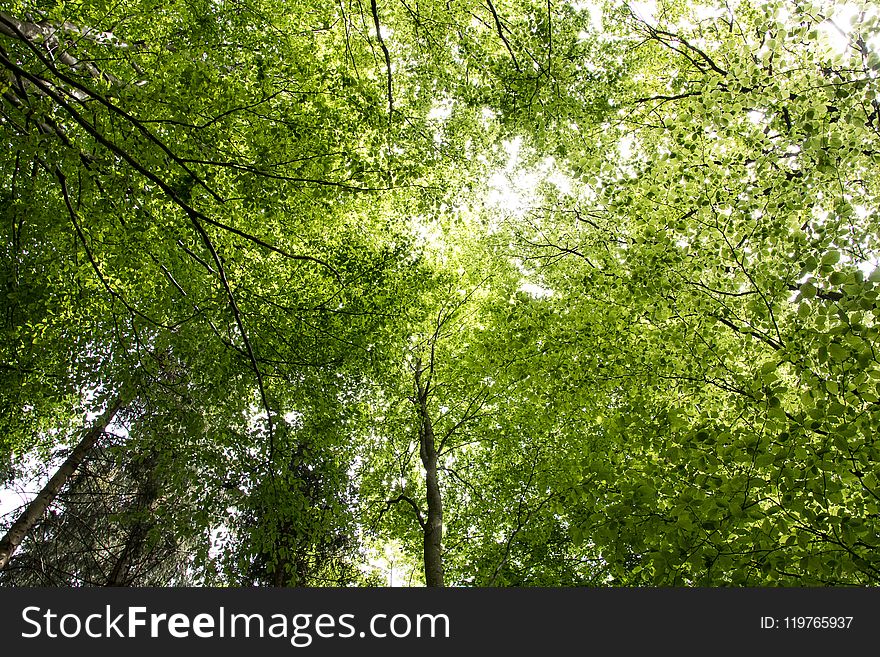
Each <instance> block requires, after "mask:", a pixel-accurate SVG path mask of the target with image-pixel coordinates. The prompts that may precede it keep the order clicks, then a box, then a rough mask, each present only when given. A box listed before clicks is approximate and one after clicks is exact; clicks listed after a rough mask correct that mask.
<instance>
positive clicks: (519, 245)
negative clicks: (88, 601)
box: [0, 0, 880, 586]
mask: <svg viewBox="0 0 880 657" xmlns="http://www.w3.org/2000/svg"><path fill="white" fill-rule="evenodd" d="M156 8H157V5H156V3H154V2H153V1H152V0H126V2H123V3H121V4H118V5H114V6H113V7H112V8H107V7H97V6H93V5H92V4H89V3H84V4H80V5H75V6H74V5H70V4H69V3H66V4H65V3H61V4H58V5H49V6H45V3H42V4H41V3H32V2H30V1H29V0H19V1H17V2H16V3H14V5H13V6H10V7H8V8H7V9H5V10H4V12H2V13H0V67H2V70H3V74H2V77H0V89H2V93H3V100H2V104H0V139H2V144H3V146H4V149H5V152H7V153H8V156H7V157H5V158H3V159H2V160H0V195H2V197H3V201H4V202H3V203H2V204H0V216H2V227H0V231H2V233H0V235H2V244H3V249H2V254H0V268H2V288H0V294H2V298H3V308H4V311H5V312H4V320H3V322H2V327H0V377H2V383H3V384H4V385H2V386H0V409H2V416H0V429H2V430H3V431H2V433H3V436H4V437H3V439H2V440H3V443H2V453H3V454H4V460H8V462H9V464H10V466H9V467H8V468H7V469H8V470H9V471H10V473H14V472H15V471H16V470H17V469H20V468H21V467H22V466H21V463H22V462H23V460H24V458H25V455H27V454H39V455H42V456H43V457H48V456H50V455H52V454H53V453H55V452H58V451H60V450H64V449H68V450H70V451H69V453H70V454H71V458H72V459H73V461H72V462H71V463H70V465H72V466H73V467H67V468H66V469H64V470H62V471H59V474H58V476H57V477H56V478H55V479H53V480H52V481H54V483H53V484H52V486H51V491H52V492H51V494H49V495H44V496H42V498H38V499H41V500H42V501H40V502H39V505H38V506H33V507H32V509H31V511H30V512H28V513H26V516H25V517H27V518H28V520H27V522H24V523H22V524H19V525H13V524H12V523H11V522H10V523H9V525H10V526H11V527H12V529H11V534H12V535H14V540H13V539H9V540H7V541H6V543H7V544H8V546H9V547H10V548H11V547H14V546H15V545H19V544H20V545H21V549H20V551H19V553H18V554H17V555H16V557H15V559H14V561H15V562H16V563H17V564H19V565H20V566H21V567H20V568H19V567H17V569H16V570H15V571H14V573H12V571H10V570H9V569H7V570H6V571H4V572H6V573H12V574H5V575H4V577H5V578H7V579H6V580H4V581H7V582H10V583H15V582H33V581H44V582H47V583H74V582H80V583H90V584H95V583H105V584H131V583H143V582H149V583H151V584H153V583H160V584H161V583H167V584H171V583H182V581H184V580H185V581H186V582H187V583H196V584H213V585H227V584H260V585H314V584H336V585H343V584H344V585H348V584H354V583H357V584H363V583H368V582H370V581H372V580H371V579H370V576H369V575H366V574H365V573H366V572H367V571H368V570H369V566H368V563H369V562H370V561H371V558H372V556H373V555H372V554H371V550H373V549H374V548H375V546H376V545H379V546H380V547H381V546H382V545H383V544H395V545H400V547H401V550H402V551H403V552H404V554H405V558H406V559H408V560H409V562H411V563H412V564H420V566H419V570H420V571H421V572H422V573H423V575H424V580H425V583H426V584H428V585H431V586H440V585H448V584H455V585H459V584H462V585H475V586H499V585H511V586H530V585H540V586H571V585H576V586H581V585H607V584H616V585H708V586H714V585H750V586H755V585H770V584H811V585H817V584H818V585H832V584H835V585H836V584H856V585H862V584H872V583H876V582H877V578H878V572H880V570H878V568H880V566H878V562H877V559H876V557H875V556H874V555H875V554H876V548H877V546H878V518H880V516H878V510H880V507H878V501H880V497H878V494H880V493H878V489H877V476H876V469H877V468H876V463H877V460H878V452H877V449H878V446H877V443H876V440H875V436H876V435H877V434H878V429H880V426H878V425H880V415H878V403H880V388H878V383H877V381H878V379H880V361H878V358H877V351H876V343H877V337H878V333H877V317H878V312H880V311H878V306H877V292H878V291H877V285H878V283H880V274H878V269H877V265H878V261H877V257H878V256H877V253H878V246H880V245H878V242H877V240H878V235H880V230H878V226H877V216H878V207H880V206H878V197H877V195H878V182H880V181H878V176H877V163H878V162H880V142H878V140H880V106H878V101H877V98H876V97H875V96H876V92H875V87H876V84H875V83H876V79H877V75H878V71H880V63H878V39H880V36H878V27H877V26H878V20H880V17H878V14H877V11H876V9H875V8H873V7H872V6H870V5H867V4H866V5H864V6H858V7H856V6H855V5H852V7H849V8H845V7H842V6H837V5H835V4H833V3H831V2H806V1H803V2H802V1H800V0H799V1H798V2H794V3H779V2H773V1H771V2H766V3H762V4H760V5H758V6H752V5H750V4H747V3H740V2H727V3H724V4H723V5H722V4H720V3H715V4H712V5H711V6H705V7H704V6H700V7H696V6H692V5H689V4H687V3H682V2H679V1H677V0H669V1H663V2H657V3H655V4H654V5H650V4H644V3H643V4H640V5H638V6H633V7H629V6H627V5H626V4H625V3H617V2H614V3H612V2H608V3H602V2H597V3H590V4H589V5H587V4H585V3H574V2H568V1H560V2H549V3H548V2H532V1H531V0H509V1H508V0H498V1H497V2H496V0H491V1H482V2H476V1H474V2H471V1H467V2H458V3H454V4H449V3H444V2H434V1H430V0H429V1H428V2H423V3H417V4H413V3H409V2H401V3H383V2H380V1H374V2H370V3H353V2H341V3H339V4H337V5H320V6H318V5H317V4H314V3H300V4H297V5H296V6H294V5H292V4H291V3H281V2H275V1H270V0H248V1H247V2H239V3H235V5H234V6H230V5H227V4H225V3H217V2H195V3H193V2H186V3H179V2H171V3H170V4H169V3H163V5H162V11H161V12H157V11H156ZM845 14H846V15H847V16H848V18H851V20H847V21H843V20H842V19H843V18H844V15H845ZM123 390H124V391H128V392H126V399H127V400H130V401H128V403H126V404H125V406H126V409H125V411H124V412H122V411H120V412H121V416H120V417H122V418H124V420H125V422H124V424H125V426H126V433H125V435H121V434H120V435H118V436H117V437H116V438H115V439H111V438H110V437H108V436H104V437H103V438H102V437H101V436H102V434H103V433H105V431H104V430H105V429H106V428H107V422H104V421H103V420H101V419H99V420H97V421H95V420H93V421H91V422H89V423H87V424H86V426H90V427H92V429H93V430H91V431H86V432H85V435H86V440H84V441H82V442H80V439H81V437H82V436H83V435H84V434H83V430H82V429H81V427H82V417H83V416H84V415H85V414H86V413H87V412H89V411H95V410H96V409H98V408H101V404H102V403H103V402H101V401H98V400H113V399H116V398H117V396H118V395H119V394H120V391H123ZM111 408H112V406H111ZM108 421H109V418H108ZM95 422H97V424H95ZM111 442H112V445H110V444H109V443H111ZM71 473H74V474H73V476H71ZM45 474H46V475H47V478H48V477H51V473H50V472H46V473H45ZM73 491H88V494H83V495H81V496H73V495H71V494H66V492H67V493H71V492H73ZM53 499H54V500H55V501H54V503H53V502H52V500H53ZM169 499H176V500H179V501H181V503H182V504H183V506H184V507H185V508H186V509H188V510H189V511H190V512H191V513H190V515H189V516H188V519H187V521H186V522H183V521H182V518H181V516H179V515H177V514H175V513H173V512H171V511H170V510H169V508H168V504H167V502H166V501H165V500H169ZM76 500H80V501H79V502H77V501H76ZM35 504H36V503H35ZM77 504H80V506H76V505H77ZM102 509H113V511H112V513H110V516H111V517H112V518H113V519H112V520H111V521H106V522H103V523H102V520H101V518H102V513H103V512H102V511H101V510H102ZM47 511H50V513H48V514H47V513H46V512H47ZM51 512H54V513H55V515H52V513H51ZM74 517H80V518H82V519H84V520H83V524H82V525H79V527H80V528H82V527H85V526H88V527H90V532H91V536H92V537H93V538H94V541H91V542H90V541H89V540H85V534H83V532H82V531H80V530H75V528H76V527H77V525H76V524H75V523H73V522H72V519H73V518H74ZM40 518H42V521H41V522H38V520H39V519H40ZM28 531H29V532H30V533H29V534H28ZM77 532H79V533H77ZM99 539H100V540H99ZM65 546H67V547H65ZM7 552H9V550H8V549H7ZM161 554H171V555H175V556H174V557H173V558H172V559H171V562H173V564H174V567H173V568H168V569H165V570H163V569H162V568H153V567H152V566H150V564H154V565H155V564H156V563H157V557H158V556H159V555H161ZM43 555H53V556H52V560H53V562H54V563H55V565H56V566H57V568H56V570H55V571H53V572H55V574H54V575H49V574H47V573H48V572H49V570H45V571H41V570H39V569H38V568H35V567H34V566H33V564H36V563H37V562H38V561H39V560H40V558H42V556H43ZM27 564H31V565H27ZM139 565H142V566H143V568H140V567H139ZM62 571H63V573H66V574H62ZM41 578H43V579H41ZM65 578H66V579H65Z"/></svg>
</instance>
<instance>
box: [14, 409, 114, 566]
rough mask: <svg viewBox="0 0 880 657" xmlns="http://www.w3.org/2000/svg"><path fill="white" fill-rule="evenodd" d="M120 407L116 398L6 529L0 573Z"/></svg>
mask: <svg viewBox="0 0 880 657" xmlns="http://www.w3.org/2000/svg"><path fill="white" fill-rule="evenodd" d="M123 405H124V402H123V400H122V398H121V397H117V398H116V399H115V400H114V401H113V402H112V403H111V404H110V406H108V407H107V410H106V411H104V414H103V415H101V416H100V417H99V418H98V420H97V422H96V423H95V424H94V425H93V426H92V428H91V429H89V430H88V431H87V432H86V434H85V435H84V436H83V438H82V440H80V441H79V444H77V446H76V447H74V448H73V451H72V452H71V453H70V456H68V457H67V459H66V460H65V461H64V463H62V464H61V467H59V468H58V470H56V471H55V474H54V475H52V477H51V479H49V481H48V482H47V483H46V485H45V486H43V490H41V491H40V492H39V494H38V495H37V496H36V497H35V498H34V499H33V501H32V502H31V503H30V504H28V505H27V507H26V508H25V510H24V511H23V512H22V514H21V515H20V516H19V518H18V520H16V521H15V522H14V523H13V524H12V527H10V528H9V531H8V532H6V535H5V536H4V537H3V538H2V540H0V570H3V569H4V568H5V567H6V564H7V563H9V559H10V557H12V554H13V553H14V552H15V550H16V549H18V546H19V545H21V542H22V541H23V540H24V537H25V536H27V534H28V532H30V531H31V529H33V527H34V525H36V524H37V522H38V521H39V520H40V518H42V517H43V514H44V513H45V512H46V509H47V508H48V507H49V505H50V504H52V502H53V501H54V500H55V497H56V496H57V495H58V493H59V491H60V490H61V489H62V488H63V487H64V484H66V483H67V481H68V480H69V479H70V477H71V475H73V473H74V472H76V469H77V468H78V467H79V465H80V463H82V461H83V459H85V457H86V456H87V455H88V453H89V452H90V451H91V449H92V447H94V445H95V443H96V442H97V440H98V438H100V437H101V435H102V434H103V433H104V431H105V430H106V429H107V425H109V424H110V422H112V421H113V418H114V417H115V415H116V413H117V412H118V411H119V410H120V409H121V408H122V407H123Z"/></svg>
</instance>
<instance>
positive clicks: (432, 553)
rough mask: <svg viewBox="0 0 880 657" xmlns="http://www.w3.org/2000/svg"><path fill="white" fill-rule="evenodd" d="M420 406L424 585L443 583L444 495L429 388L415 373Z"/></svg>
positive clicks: (439, 584) (441, 584)
mask: <svg viewBox="0 0 880 657" xmlns="http://www.w3.org/2000/svg"><path fill="white" fill-rule="evenodd" d="M416 389H417V403H418V405H419V418H420V423H419V455H420V456H421V458H422V465H423V466H424V468H425V487H426V489H427V495H426V496H427V502H428V514H427V518H426V520H425V525H424V528H423V529H424V541H425V543H424V559H425V584H427V585H428V586H443V555H442V547H443V497H442V495H441V494H440V483H439V481H438V479H437V449H436V446H435V445H434V427H433V425H432V424H431V416H430V415H429V414H428V396H427V390H426V389H425V388H423V387H422V386H421V383H420V382H419V379H418V375H417V376H416Z"/></svg>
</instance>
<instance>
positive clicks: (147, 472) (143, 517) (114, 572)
mask: <svg viewBox="0 0 880 657" xmlns="http://www.w3.org/2000/svg"><path fill="white" fill-rule="evenodd" d="M135 472H136V473H137V474H139V475H140V477H138V476H137V475H136V476H135V478H136V479H139V482H138V486H137V495H136V497H135V503H134V505H133V506H132V510H133V511H134V513H135V514H136V520H135V521H134V524H133V525H132V527H131V528H130V530H129V532H128V536H127V537H126V540H125V546H124V547H123V549H122V552H121V553H120V554H119V556H118V557H117V559H116V562H115V563H114V564H113V568H111V570H110V574H109V575H108V576H107V582H106V583H105V584H104V586H131V585H132V582H133V581H134V579H135V578H136V576H137V573H132V566H133V565H136V560H137V559H143V558H144V554H143V552H144V545H145V543H146V540H147V535H148V534H149V533H150V529H151V528H152V525H153V523H152V521H151V518H152V514H151V511H152V509H153V506H154V505H155V503H156V500H158V499H159V481H158V480H157V474H156V459H155V457H150V458H148V459H147V461H146V463H144V464H143V465H141V466H139V467H137V469H136V470H135Z"/></svg>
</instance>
